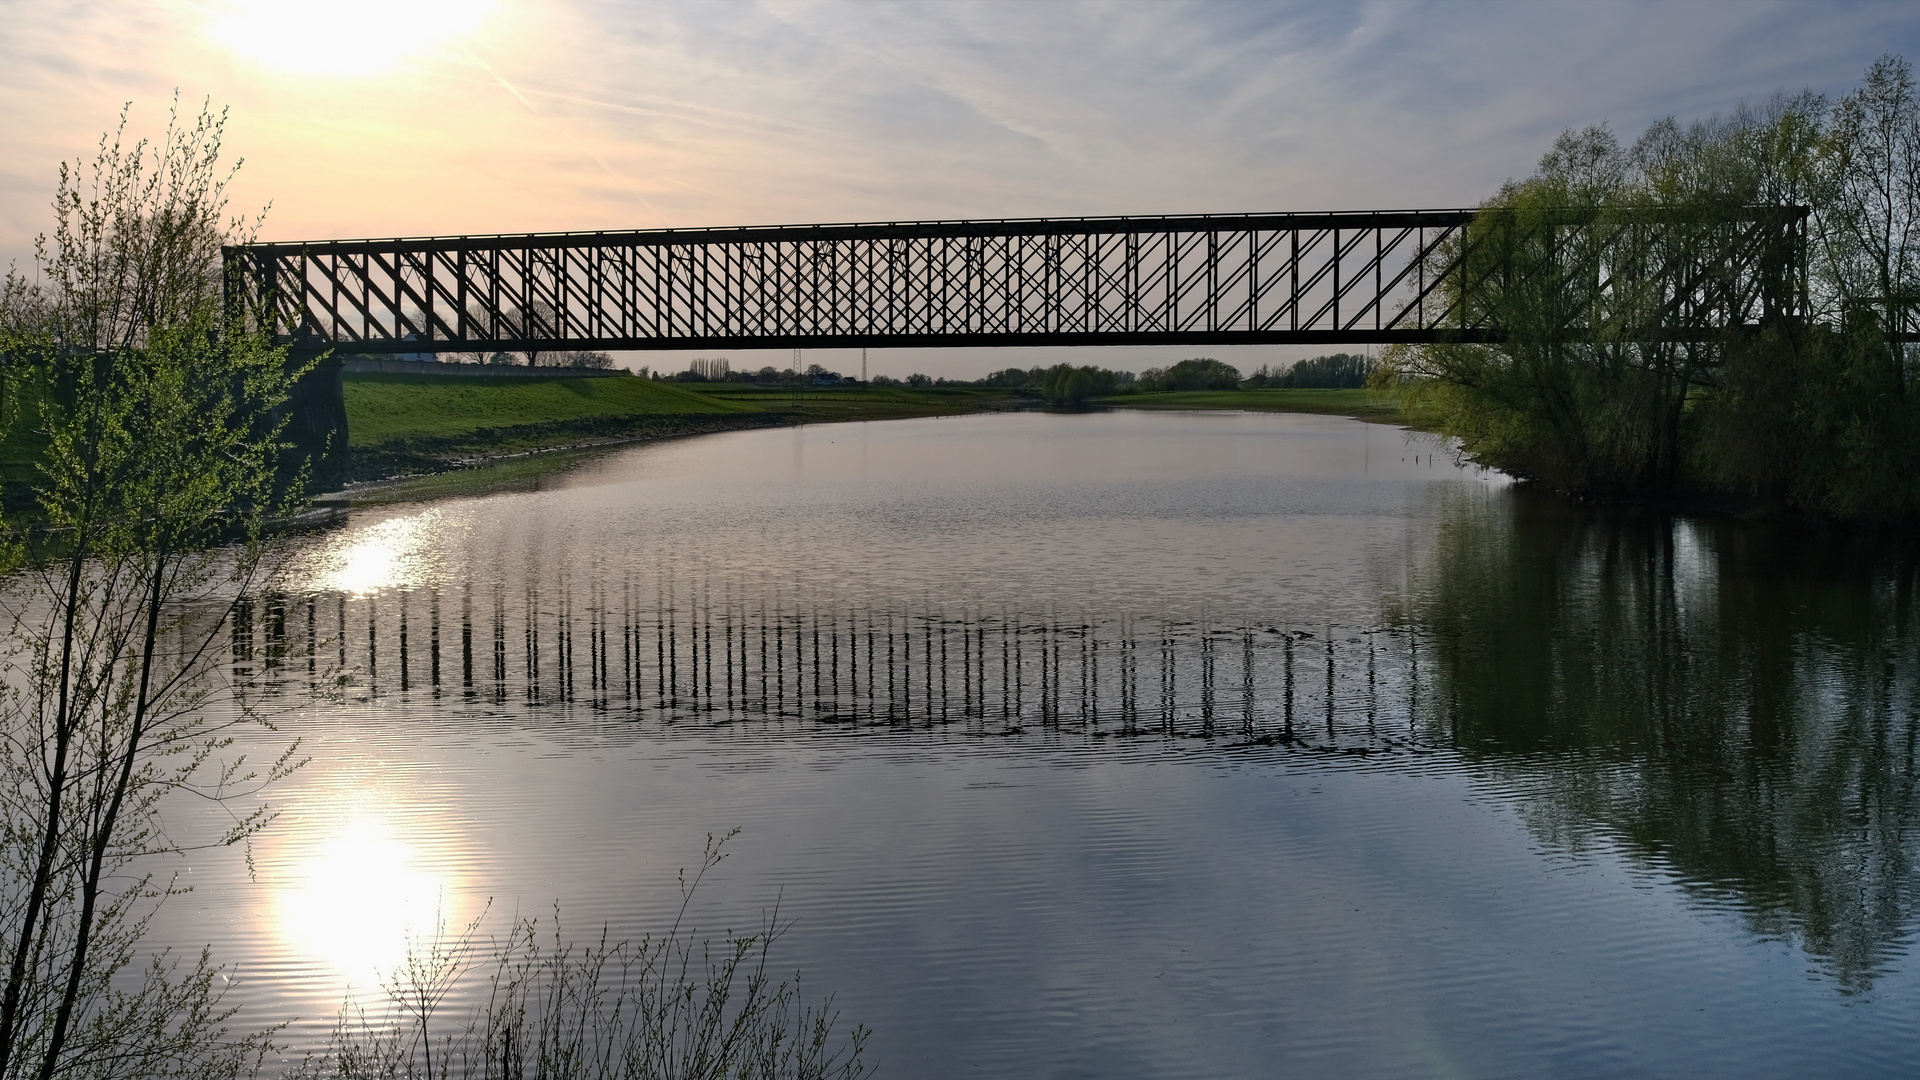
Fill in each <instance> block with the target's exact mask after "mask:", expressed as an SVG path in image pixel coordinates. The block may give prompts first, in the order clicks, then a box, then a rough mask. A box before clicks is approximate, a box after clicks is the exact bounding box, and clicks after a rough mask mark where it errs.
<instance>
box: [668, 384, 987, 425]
mask: <svg viewBox="0 0 1920 1080" xmlns="http://www.w3.org/2000/svg"><path fill="white" fill-rule="evenodd" d="M701 392H702V393H703V394H705V395H706V396H708V397H711V398H715V399H718V400H721V401H730V402H736V403H739V404H742V405H754V406H757V407H759V408H763V409H767V410H769V411H778V412H787V413H795V414H798V415H799V416H800V417H802V418H803V419H805V420H808V421H812V422H830V421H834V420H900V419H906V418H908V417H915V416H952V415H954V414H956V413H968V412H979V411H981V410H983V409H999V408H1007V407H1009V406H1011V405H1014V404H1015V403H1016V400H1017V399H1016V398H1015V397H1014V396H1013V395H1012V394H1011V393H1010V392H1008V391H1006V390H1001V389H996V388H991V387H977V386H929V387H904V386H836V387H831V388H828V387H820V388H812V387H808V388H803V389H801V390H800V391H799V392H798V393H796V392H795V391H794V390H793V389H792V388H791V387H784V386H763V385H758V384H754V383H720V384H712V385H709V386H704V387H702V388H701Z"/></svg>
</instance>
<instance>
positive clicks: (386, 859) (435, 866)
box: [278, 806, 469, 987]
mask: <svg viewBox="0 0 1920 1080" xmlns="http://www.w3.org/2000/svg"><path fill="white" fill-rule="evenodd" d="M418 833H419V830H418V829H409V828H407V827H406V826H405V825H404V824H403V823H402V821H400V820H399V815H397V814H393V813H391V812H390V811H389V810H387V809H386V808H380V807H368V806H357V807H354V808H352V809H351V810H348V811H347V812H345V813H343V814H342V815H341V816H340V817H339V818H338V819H337V820H336V821H334V822H332V823H330V827H329V828H327V829H325V830H324V833H323V837H322V838H321V839H320V840H319V841H318V842H317V843H315V844H314V845H313V847H312V848H311V850H310V851H309V853H308V854H307V856H306V858H305V859H303V860H301V861H299V862H297V863H296V864H295V865H294V867H293V868H292V870H291V873H289V875H288V877H287V879H286V881H285V883H284V884H283V886H282V887H281V889H280V890H279V896H278V908H279V924H280V934H281V938H282V940H283V941H284V942H285V943H286V945H287V946H288V948H289V949H290V951H292V952H294V953H296V954H299V955H303V956H305V957H307V958H309V959H311V960H316V961H319V962H322V963H324V964H326V965H327V966H328V967H330V968H332V969H333V970H334V972H336V973H337V974H338V975H339V976H340V977H341V978H342V979H344V980H345V981H346V982H347V983H348V984H349V985H351V986H358V987H367V986H372V985H377V984H378V983H380V982H381V981H382V980H384V979H387V978H390V977H392V975H393V974H394V973H395V972H396V970H397V969H398V968H400V967H401V966H402V965H403V964H404V963H405V961H406V958H407V952H408V950H409V948H415V949H418V948H420V947H422V946H426V945H430V944H431V943H432V942H433V940H434V939H435V937H436V936H437V935H455V934H458V933H459V932H460V930H461V929H462V928H463V927H464V926H465V920H466V918H468V917H469V916H468V913H467V912H466V911H465V910H464V909H465V907H466V904H465V903H464V897H463V896H462V890H460V889H459V888H458V885H459V882H458V881H457V880H455V877H456V875H455V873H454V872H453V871H451V870H450V869H449V868H448V867H449V865H450V863H451V860H449V859H446V858H444V857H436V856H440V855H443V854H444V853H441V852H436V851H434V850H433V848H434V847H435V846H436V845H434V844H433V843H432V842H431V841H427V842H423V841H422V840H421V839H419V837H418Z"/></svg>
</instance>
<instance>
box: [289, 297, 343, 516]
mask: <svg viewBox="0 0 1920 1080" xmlns="http://www.w3.org/2000/svg"><path fill="white" fill-rule="evenodd" d="M327 349H328V346H327V343H326V342H323V341H320V340H318V339H316V338H313V337H311V336H306V335H302V336H301V337H299V338H296V339H295V340H294V342H293V346H292V348H290V349H288V350H287V364H288V366H289V367H295V368H298V367H304V366H305V365H307V364H309V363H312V362H313V360H314V358H315V357H318V356H320V355H321V354H322V353H324V352H326V351H327ZM341 376H342V365H341V363H340V358H339V357H338V356H332V355H329V356H326V357H325V358H324V359H321V360H320V362H319V363H317V364H314V365H313V367H312V369H311V370H309V371H308V372H307V373H306V374H305V375H303V376H301V378H300V380H299V381H298V382H296V383H294V384H293V390H292V392H291V393H290V394H289V395H288V397H287V403H286V406H285V408H286V412H287V426H286V428H285V430H284V431H283V433H282V435H283V437H284V438H285V439H286V440H287V441H288V442H290V443H292V444H293V449H291V450H290V451H288V453H287V457H286V460H285V462H284V463H283V468H284V469H286V470H287V471H288V472H291V471H293V470H297V469H299V468H300V467H301V466H303V465H305V466H308V467H310V469H311V470H312V471H311V473H310V475H309V478H308V481H307V490H308V491H309V492H318V491H338V490H340V488H341V487H343V486H344V485H345V484H346V482H347V476H348V471H347V470H348V465H349V458H348V450H347V394H346V385H345V381H344V380H343V379H342V377H341Z"/></svg>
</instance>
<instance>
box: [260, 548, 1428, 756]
mask: <svg viewBox="0 0 1920 1080" xmlns="http://www.w3.org/2000/svg"><path fill="white" fill-rule="evenodd" d="M590 592H591V595H590V596H589V597H588V601H589V602H588V603H587V604H585V605H584V606H576V605H575V603H574V600H573V598H572V597H571V596H568V595H565V594H562V595H559V596H551V595H549V596H542V595H540V594H539V593H538V592H536V591H529V592H528V593H527V594H526V595H525V596H523V597H521V596H516V597H513V598H511V599H510V598H509V597H508V596H507V595H506V592H505V590H504V589H503V588H501V587H495V588H493V589H482V590H473V589H465V588H462V589H459V590H457V591H451V592H444V593H443V592H442V591H440V590H434V589H420V590H408V591H396V592H390V593H385V594H381V595H379V596H377V597H362V598H357V599H352V600H349V599H348V598H347V597H346V596H345V595H343V594H337V593H331V594H321V595H315V596H308V597H304V598H268V599H265V600H262V601H256V602H253V603H251V604H249V605H248V606H247V607H246V609H245V611H244V612H243V614H242V616H241V617H240V618H239V619H237V620H236V622H235V628H234V637H233V662H234V665H235V670H236V675H237V676H238V677H239V678H240V679H241V680H242V681H243V682H252V683H256V684H258V683H261V682H264V683H269V684H270V683H275V682H282V681H285V680H293V681H295V682H298V681H299V680H301V679H302V678H303V677H304V678H307V679H310V680H312V681H313V682H314V683H315V685H316V686H317V685H319V684H321V683H327V684H330V685H333V686H334V687H336V688H337V689H339V690H343V691H344V692H346V693H348V694H349V695H351V696H356V697H359V696H364V697H366V698H367V699H369V700H373V699H379V698H382V697H392V696H395V695H399V696H401V697H403V698H405V699H407V700H414V699H422V700H426V701H439V702H442V703H446V704H456V703H459V702H469V703H473V704H475V705H488V704H491V705H495V706H499V705H506V704H508V703H509V702H511V703H514V704H515V705H516V706H519V705H522V704H524V705H525V706H528V707H535V708H541V707H559V708H569V707H571V708H585V709H589V710H592V711H596V712H604V713H611V714H616V715H620V716H624V717H628V718H633V719H642V718H647V717H656V718H659V719H662V720H665V721H669V722H675V723H691V724H730V723H735V722H746V721H752V720H756V719H758V720H767V721H801V722H806V723H811V724H819V725H829V726H830V725H852V726H861V727H865V726H883V727H918V728H928V727H940V726H943V725H952V724H962V725H968V726H971V727H974V728H977V729H980V730H983V731H984V730H988V729H991V730H993V731H995V732H1011V731H1018V730H1021V729H1024V728H1026V727H1029V726H1036V727H1041V728H1052V727H1061V726H1069V727H1075V728H1079V729H1082V730H1085V731H1088V732H1108V733H1112V734H1140V735H1151V734H1156V733H1157V734H1161V735H1166V736H1204V737H1214V736H1218V737H1222V738H1226V739H1228V740H1251V741H1257V742H1263V743H1276V742H1278V743H1289V744H1301V745H1318V746H1324V747H1329V748H1334V747H1337V748H1340V749H1343V750H1346V751H1348V752H1365V751H1367V750H1368V749H1387V748H1390V747H1394V746H1400V745H1406V744H1407V743H1408V742H1409V740H1410V738H1411V736H1412V728H1411V723H1412V718H1413V716H1414V715H1415V713H1417V712H1418V711H1419V708H1420V701H1419V696H1420V682H1421V670H1420V662H1421V654H1420V643H1419V641H1418V640H1417V638H1415V637H1414V636H1412V635H1410V634H1407V633H1404V632H1398V631H1391V630H1365V631H1352V632H1342V631H1339V630H1337V628H1328V627H1315V628H1313V629H1307V628H1304V627H1280V626H1275V625H1266V624H1258V625H1256V624H1251V623H1245V622H1240V621H1231V620H1221V619H1211V618H1208V617H1206V616H1205V615H1200V616H1198V617H1195V618H1179V617H1173V616H1164V615H1162V616H1155V617H1144V616H1132V615H1118V616H1112V617H1091V616H1088V615H1086V614H1074V615H1068V614H1065V613H1046V612H1042V613H1020V612H1009V611H999V610H994V611H979V610H960V609H954V610H948V609H941V608H926V609H921V610H912V609H897V610H884V609H873V608H862V607H854V606H847V605H834V604H831V603H818V604H816V603H794V602H784V603H783V602H781V601H778V600H764V599H761V598H755V599H751V600H739V599H728V598H720V597H714V596H711V595H709V594H705V593H680V594H679V595H666V594H660V595H657V596H647V597H642V596H639V595H636V594H634V592H633V591H632V590H631V589H629V590H626V591H625V593H624V595H617V596H616V595H609V590H605V589H602V588H601V587H599V586H598V585H596V586H594V587H593V588H592V589H591V590H590ZM529 612H532V613H533V614H532V615H531V617H530V616H529V615H528V613H529Z"/></svg>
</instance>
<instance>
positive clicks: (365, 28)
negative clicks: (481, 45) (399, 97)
mask: <svg viewBox="0 0 1920 1080" xmlns="http://www.w3.org/2000/svg"><path fill="white" fill-rule="evenodd" d="M497 7H498V3H497V2H496V0H438V2H435V0H229V2H228V3H225V4H222V5H220V6H218V7H216V8H214V9H213V11H212V12H210V13H209V15H208V18H207V22H206V25H205V32H206V35H207V37H209V38H210V39H212V40H213V41H215V42H217V43H218V44H220V45H221V46H223V47H224V48H226V49H227V50H228V51H229V52H231V53H232V54H233V55H234V57H235V58H236V59H238V60H241V61H243V62H245V63H248V64H254V65H257V66H260V67H264V68H267V69H269V70H272V71H276V72H281V73H284V74H289V75H302V76H334V77H339V78H364V77H367V76H374V75H384V74H387V73H389V72H393V71H398V70H401V69H402V68H404V67H405V66H406V65H408V64H409V63H415V62H420V61H425V60H429V59H432V58H433V57H434V55H435V54H436V53H439V52H440V51H442V50H444V49H446V48H447V47H449V46H453V45H457V44H459V43H460V42H461V41H463V40H465V39H466V38H468V37H471V36H472V35H473V34H474V32H475V31H477V30H479V29H480V28H481V26H482V25H483V24H484V23H486V21H487V20H488V19H489V18H490V17H491V16H492V15H493V14H494V13H495V9H496V8H497Z"/></svg>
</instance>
